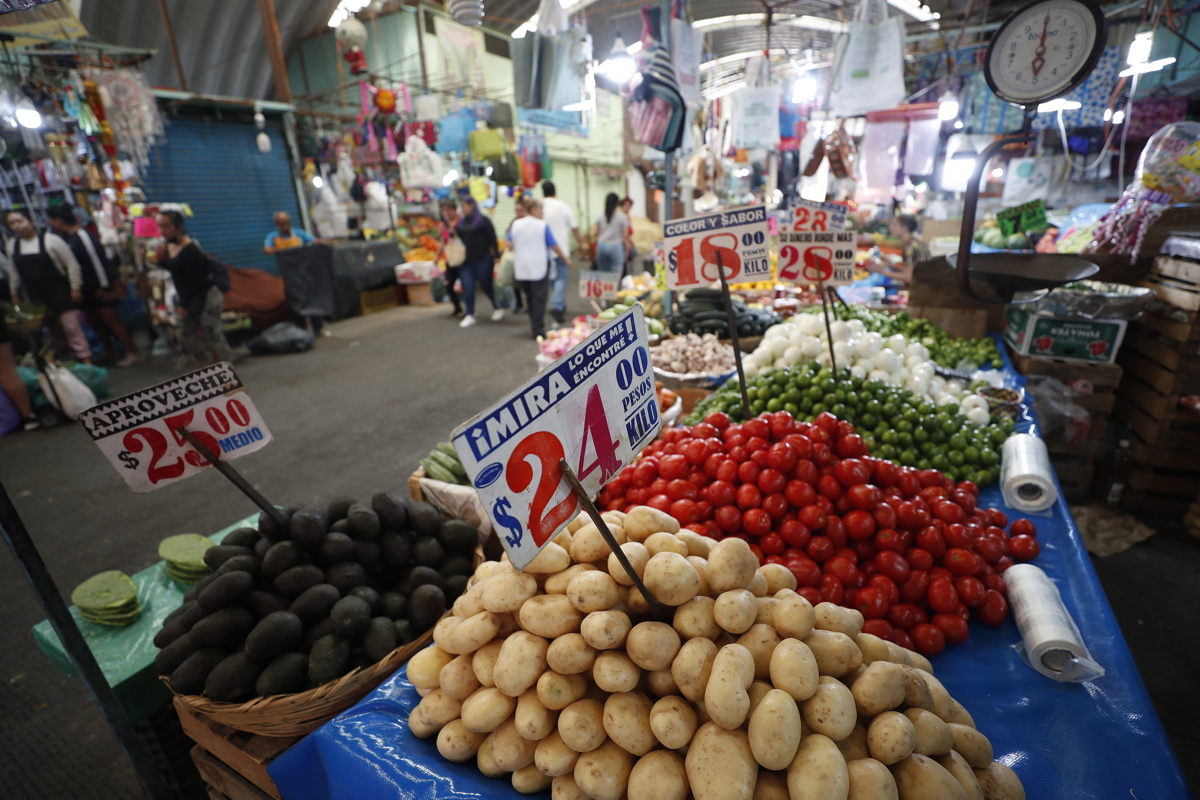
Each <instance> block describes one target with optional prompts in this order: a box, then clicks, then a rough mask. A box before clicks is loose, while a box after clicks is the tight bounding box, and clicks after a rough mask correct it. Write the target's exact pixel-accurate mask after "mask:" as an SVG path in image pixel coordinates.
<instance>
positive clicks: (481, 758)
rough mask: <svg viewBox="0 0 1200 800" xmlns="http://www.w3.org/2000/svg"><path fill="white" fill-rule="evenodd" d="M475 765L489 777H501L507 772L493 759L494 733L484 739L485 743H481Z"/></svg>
mask: <svg viewBox="0 0 1200 800" xmlns="http://www.w3.org/2000/svg"><path fill="white" fill-rule="evenodd" d="M475 766H477V767H478V768H479V771H480V772H481V773H483V775H484V776H485V777H488V778H499V777H500V776H501V775H503V774H504V773H505V772H506V770H502V769H500V768H499V767H497V766H496V762H494V761H492V735H491V734H490V733H489V734H488V736H487V738H486V739H484V740H483V744H481V745H479V750H478V751H477V752H476V753H475Z"/></svg>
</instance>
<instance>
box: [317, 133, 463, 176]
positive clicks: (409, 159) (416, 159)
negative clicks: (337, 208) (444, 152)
mask: <svg viewBox="0 0 1200 800" xmlns="http://www.w3.org/2000/svg"><path fill="white" fill-rule="evenodd" d="M396 161H397V163H399V165H400V183H401V185H403V186H404V188H405V189H419V188H437V187H440V186H441V185H442V157H441V156H439V155H438V154H437V153H435V152H434V151H432V150H430V149H429V147H428V145H426V144H425V140H424V139H422V138H421V137H419V136H413V137H410V138H409V140H408V141H407V142H406V143H405V145H404V152H403V153H401V154H400V156H399V157H398V158H397V159H396ZM339 172H340V170H339Z"/></svg>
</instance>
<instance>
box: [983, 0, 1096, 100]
mask: <svg viewBox="0 0 1200 800" xmlns="http://www.w3.org/2000/svg"><path fill="white" fill-rule="evenodd" d="M1103 33H1104V16H1103V14H1101V13H1100V11H1099V9H1098V8H1096V7H1095V6H1094V5H1092V4H1091V3H1084V2H1080V0H1041V1H1040V2H1033V3H1030V4H1029V5H1027V6H1025V7H1024V8H1022V9H1020V10H1019V11H1017V12H1016V13H1015V14H1014V15H1013V16H1012V17H1010V18H1009V19H1008V20H1007V21H1006V22H1005V23H1004V25H1003V27H1001V28H1000V30H998V31H996V35H995V36H993V37H992V41H991V44H990V45H989V46H988V53H987V60H986V62H985V63H986V71H985V72H986V77H987V79H988V85H989V86H991V88H992V91H993V92H995V93H996V95H997V96H998V97H1000V98H1002V99H1004V100H1007V101H1009V102H1010V103H1016V104H1018V105H1023V106H1027V105H1031V104H1033V103H1037V102H1041V101H1043V100H1049V99H1051V98H1054V97H1061V96H1062V95H1064V94H1066V93H1067V92H1069V91H1071V90H1072V89H1074V88H1075V87H1076V86H1078V85H1079V84H1081V83H1082V82H1083V80H1084V79H1085V78H1086V77H1087V75H1088V73H1090V72H1091V71H1092V68H1093V67H1095V66H1096V60H1097V59H1098V58H1099V57H1100V51H1101V49H1102V48H1103Z"/></svg>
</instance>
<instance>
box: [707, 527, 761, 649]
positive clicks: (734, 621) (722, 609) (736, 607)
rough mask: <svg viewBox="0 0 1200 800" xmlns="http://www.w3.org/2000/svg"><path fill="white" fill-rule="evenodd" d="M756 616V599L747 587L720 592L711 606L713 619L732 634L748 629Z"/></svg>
mask: <svg viewBox="0 0 1200 800" xmlns="http://www.w3.org/2000/svg"><path fill="white" fill-rule="evenodd" d="M726 541H729V540H726ZM734 541H740V540H734ZM757 618H758V600H757V599H756V598H755V597H754V595H753V594H751V593H750V590H749V589H731V590H729V591H727V592H722V593H721V594H720V595H719V596H718V597H717V602H716V604H715V605H714V606H713V619H715V620H716V621H717V624H718V625H720V626H721V627H722V628H723V629H724V630H727V631H729V632H730V633H732V634H742V633H745V632H746V631H748V630H750V626H751V625H753V624H754V620H755V619H757Z"/></svg>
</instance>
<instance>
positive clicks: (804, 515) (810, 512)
mask: <svg viewBox="0 0 1200 800" xmlns="http://www.w3.org/2000/svg"><path fill="white" fill-rule="evenodd" d="M796 518H797V519H799V520H800V522H801V523H802V524H803V525H804V527H806V528H808V529H809V530H820V529H821V528H824V527H825V522H826V519H827V517H826V515H825V512H824V511H823V510H822V509H821V507H820V506H818V505H816V504H811V505H807V506H804V507H803V508H801V509H800V513H799V514H797V515H796Z"/></svg>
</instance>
